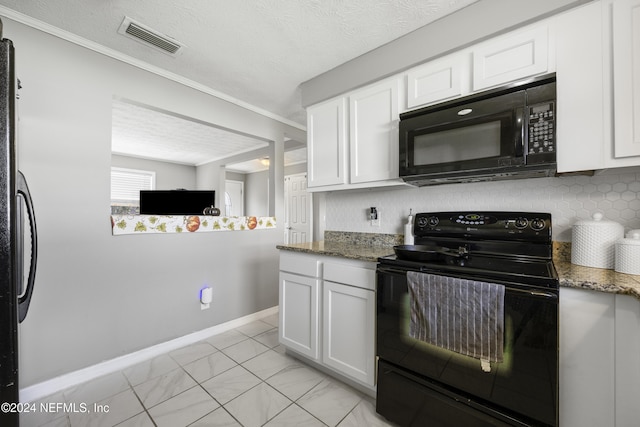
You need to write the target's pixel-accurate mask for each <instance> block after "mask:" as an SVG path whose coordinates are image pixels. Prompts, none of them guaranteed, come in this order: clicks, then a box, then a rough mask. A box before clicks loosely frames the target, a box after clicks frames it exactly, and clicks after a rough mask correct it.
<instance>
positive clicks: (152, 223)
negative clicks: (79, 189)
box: [111, 215, 276, 236]
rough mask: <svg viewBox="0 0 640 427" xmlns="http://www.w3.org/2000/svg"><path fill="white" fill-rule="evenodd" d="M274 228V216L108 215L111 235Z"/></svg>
mask: <svg viewBox="0 0 640 427" xmlns="http://www.w3.org/2000/svg"><path fill="white" fill-rule="evenodd" d="M275 227H276V217H274V216H258V217H256V216H205V215H173V216H168V215H166V216H165V215H111V230H112V232H113V235H114V236H120V235H124V234H149V233H156V234H157V233H160V234H162V233H165V234H166V233H206V232H211V231H249V230H262V229H267V228H275Z"/></svg>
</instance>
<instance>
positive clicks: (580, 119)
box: [552, 2, 610, 173]
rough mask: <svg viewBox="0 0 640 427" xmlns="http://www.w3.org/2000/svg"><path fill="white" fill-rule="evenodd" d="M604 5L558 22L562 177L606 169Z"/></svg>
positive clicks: (569, 14)
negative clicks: (568, 174)
mask: <svg viewBox="0 0 640 427" xmlns="http://www.w3.org/2000/svg"><path fill="white" fill-rule="evenodd" d="M602 12H603V8H602V4H601V3H599V2H595V3H591V4H589V5H586V6H583V7H579V8H577V9H574V10H571V11H569V12H567V13H564V14H562V15H560V16H558V17H556V18H555V20H554V21H553V26H552V28H553V34H554V38H555V47H556V79H557V85H556V92H557V93H556V97H557V100H558V104H557V106H556V107H557V109H556V111H557V114H556V115H557V128H556V133H557V134H556V137H557V141H558V143H557V150H556V156H557V159H556V160H557V163H558V172H560V173H563V172H576V171H585V170H593V169H602V168H604V167H605V146H606V144H607V140H608V139H609V140H610V136H609V133H608V132H607V129H606V126H605V122H604V118H605V114H606V113H605V112H606V99H607V98H606V96H605V95H606V94H605V90H604V81H605V57H606V53H605V52H606V51H605V38H604V32H605V28H603V18H602ZM609 143H610V141H609Z"/></svg>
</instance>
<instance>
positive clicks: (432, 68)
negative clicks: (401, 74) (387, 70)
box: [407, 53, 469, 108]
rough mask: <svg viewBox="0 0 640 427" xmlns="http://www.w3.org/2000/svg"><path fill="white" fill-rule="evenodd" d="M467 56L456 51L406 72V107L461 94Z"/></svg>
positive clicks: (466, 72)
mask: <svg viewBox="0 0 640 427" xmlns="http://www.w3.org/2000/svg"><path fill="white" fill-rule="evenodd" d="M467 57H468V55H467V54H465V53H456V54H453V55H449V56H446V57H444V58H441V59H437V60H435V61H431V62H428V63H426V64H424V65H421V66H419V67H416V68H414V69H412V70H410V71H409V72H407V107H408V108H414V107H417V106H419V105H424V104H429V103H432V102H436V101H442V100H444V99H447V98H453V97H455V96H460V95H462V93H463V79H464V78H465V77H467V76H468V75H469V73H468V71H467V70H468V67H469V61H468V60H466V58H467Z"/></svg>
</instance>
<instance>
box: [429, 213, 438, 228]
mask: <svg viewBox="0 0 640 427" xmlns="http://www.w3.org/2000/svg"><path fill="white" fill-rule="evenodd" d="M439 222H440V220H439V219H438V217H437V216H430V217H429V218H428V219H427V223H428V224H429V226H430V227H435V226H436V225H438V223H439Z"/></svg>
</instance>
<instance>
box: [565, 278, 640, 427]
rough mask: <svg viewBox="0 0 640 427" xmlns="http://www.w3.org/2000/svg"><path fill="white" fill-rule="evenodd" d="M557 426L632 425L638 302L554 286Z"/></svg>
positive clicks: (638, 415)
mask: <svg viewBox="0 0 640 427" xmlns="http://www.w3.org/2000/svg"><path fill="white" fill-rule="evenodd" d="M559 380H560V396H559V397H560V425H561V426H563V427H583V426H611V427H631V426H637V425H638V420H640V406H639V405H638V402H637V400H638V396H639V395H640V301H639V300H638V299H637V298H636V297H633V296H628V295H617V294H612V293H605V292H596V291H588V290H581V289H572V288H561V289H560V379H559Z"/></svg>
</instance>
